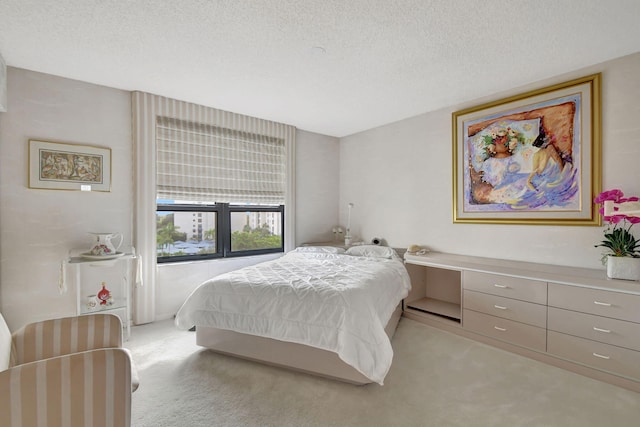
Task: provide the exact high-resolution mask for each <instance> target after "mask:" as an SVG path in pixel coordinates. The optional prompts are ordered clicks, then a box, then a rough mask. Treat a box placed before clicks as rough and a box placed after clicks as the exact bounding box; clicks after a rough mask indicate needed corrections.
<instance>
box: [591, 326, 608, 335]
mask: <svg viewBox="0 0 640 427" xmlns="http://www.w3.org/2000/svg"><path fill="white" fill-rule="evenodd" d="M593 330H594V331H598V332H604V333H605V334H610V333H611V331H610V330H609V329H600V328H596V327H595V326H594V327H593Z"/></svg>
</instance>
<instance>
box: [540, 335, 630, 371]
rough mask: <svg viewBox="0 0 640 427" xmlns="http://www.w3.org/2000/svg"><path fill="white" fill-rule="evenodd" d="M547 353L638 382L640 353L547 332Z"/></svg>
mask: <svg viewBox="0 0 640 427" xmlns="http://www.w3.org/2000/svg"><path fill="white" fill-rule="evenodd" d="M547 352H548V353H549V354H553V355H555V356H559V357H561V358H563V359H567V360H572V361H575V362H578V363H582V364H583V365H587V366H591V367H593V368H596V369H600V370H602V371H607V372H610V373H613V374H617V375H622V376H624V377H628V378H632V379H635V380H640V352H638V351H633V350H628V349H626V348H620V347H616V346H613V345H609V344H603V343H600V342H596V341H591V340H587V339H584V338H578V337H574V336H571V335H565V334H561V333H558V332H553V331H549V332H548V334H547Z"/></svg>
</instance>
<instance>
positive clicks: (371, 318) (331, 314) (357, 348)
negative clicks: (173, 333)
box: [175, 248, 411, 384]
mask: <svg viewBox="0 0 640 427" xmlns="http://www.w3.org/2000/svg"><path fill="white" fill-rule="evenodd" d="M364 249H365V248H359V249H358V250H357V251H356V250H354V251H347V253H327V252H326V251H320V250H319V251H313V250H311V249H309V248H304V249H303V248H299V250H295V251H292V252H289V253H287V254H286V255H284V256H282V257H281V258H278V259H276V260H273V261H267V262H264V263H261V264H257V265H254V266H250V267H245V268H243V269H240V270H236V271H232V272H229V273H225V274H222V275H219V276H216V277H214V278H212V279H210V280H207V281H206V282H204V283H203V284H201V285H200V286H199V287H198V288H197V289H195V290H194V292H193V293H192V294H191V295H190V296H189V297H188V298H187V300H186V301H185V303H184V304H183V306H182V307H181V308H180V310H179V311H178V313H177V315H176V320H175V322H176V326H177V327H179V328H181V329H189V328H191V327H192V326H194V325H195V326H208V327H214V328H219V329H226V330H230V331H235V332H240V333H244V334H250V335H256V336H261V337H266V338H272V339H277V340H281V341H287V342H293V343H298V344H304V345H309V346H312V347H316V348H320V349H323V350H328V351H332V352H335V353H336V354H337V355H338V356H339V357H340V359H341V360H343V361H344V362H345V363H347V364H349V365H351V366H353V367H354V368H355V369H356V370H357V371H359V372H360V373H362V374H363V375H364V376H365V377H367V378H369V379H370V380H371V381H373V382H377V383H379V384H382V383H383V380H384V377H385V376H386V374H387V372H388V370H389V368H390V366H391V362H392V359H393V349H392V347H391V342H390V340H389V337H388V336H387V334H386V333H385V330H384V328H385V325H386V324H387V322H388V321H389V319H390V317H391V315H392V314H393V312H394V310H395V308H396V306H397V305H398V304H399V302H400V301H401V300H402V299H403V298H405V297H406V296H407V294H408V292H409V290H410V288H411V285H410V280H409V276H408V274H407V271H406V269H405V267H404V265H403V263H402V260H401V259H400V258H399V257H397V255H395V253H393V254H391V252H388V254H389V256H381V255H384V254H386V253H385V252H384V251H379V250H374V251H367V250H364ZM388 249H391V248H388Z"/></svg>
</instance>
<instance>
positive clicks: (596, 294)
mask: <svg viewBox="0 0 640 427" xmlns="http://www.w3.org/2000/svg"><path fill="white" fill-rule="evenodd" d="M549 306H553V307H558V308H566V309H569V310H574V311H580V312H583V313H589V314H596V315H598V316H605V317H611V318H613V319H620V320H627V321H630V322H636V323H640V309H639V307H640V295H632V294H625V293H621V292H612V291H603V290H599V289H590V288H581V287H578V286H567V285H559V284H557V283H549Z"/></svg>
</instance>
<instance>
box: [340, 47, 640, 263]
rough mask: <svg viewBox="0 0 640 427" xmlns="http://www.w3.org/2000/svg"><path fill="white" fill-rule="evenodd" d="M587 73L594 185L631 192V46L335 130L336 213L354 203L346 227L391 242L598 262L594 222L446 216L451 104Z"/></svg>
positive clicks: (636, 116)
mask: <svg viewBox="0 0 640 427" xmlns="http://www.w3.org/2000/svg"><path fill="white" fill-rule="evenodd" d="M596 72H602V141H603V143H602V146H603V154H602V167H603V179H602V187H603V189H611V188H620V189H622V190H623V191H624V192H625V194H627V195H635V196H638V195H640V168H639V166H638V163H639V161H640V103H639V102H638V100H639V99H640V54H634V55H631V56H627V57H624V58H620V59H617V60H614V61H609V62H606V63H603V64H600V65H598V66H595V67H590V68H588V69H584V70H580V71H576V72H572V73H568V74H566V75H563V76H558V77H557V78H554V79H550V80H546V81H542V82H539V83H536V84H533V85H529V86H526V87H521V88H514V89H510V90H508V91H505V92H504V93H500V94H496V95H495V96H493V97H491V98H484V99H478V100H473V101H469V102H468V103H465V104H461V105H455V106H452V107H450V108H445V109H442V110H438V111H434V112H430V113H427V114H423V115H420V116H416V117H413V118H409V119H406V120H403V121H400V122H396V123H392V124H389V125H386V126H382V127H379V128H375V129H371V130H369V131H366V132H362V133H358V134H355V135H351V136H348V137H345V138H343V139H342V140H341V142H340V161H341V163H340V218H341V219H342V221H343V222H345V221H346V215H347V204H348V203H349V202H352V203H354V205H355V206H354V209H353V212H352V227H351V228H352V230H353V232H354V233H355V234H358V235H359V236H361V237H363V238H364V239H365V240H369V239H371V238H372V237H374V236H377V237H383V238H386V240H387V241H388V243H389V244H390V245H391V246H396V247H405V246H407V245H409V244H412V243H416V244H422V245H427V246H429V247H430V248H431V249H432V250H437V251H441V252H452V253H458V254H465V255H475V256H486V257H498V258H503V259H513V260H527V261H532V262H541V263H549V264H562V265H571V266H581V267H591V268H604V267H603V266H602V264H601V263H600V257H601V251H600V248H595V247H594V245H595V244H596V243H599V242H600V240H602V228H601V227H593V226H591V227H584V226H533V225H483V224H482V225H481V224H453V220H452V195H453V189H452V173H453V171H452V134H451V127H452V126H451V114H452V112H454V111H457V110H460V109H463V108H467V107H471V106H473V105H478V104H481V103H483V102H487V101H490V100H495V99H500V98H503V97H505V96H509V95H514V94H518V93H522V92H526V91H528V90H532V89H537V88H540V87H544V86H547V85H549V84H553V83H560V82H564V81H567V80H571V79H573V78H577V77H582V76H586V75H589V74H593V73H596ZM425 78H427V77H425ZM589 202H590V201H586V203H589ZM638 233H640V231H638V230H636V236H638Z"/></svg>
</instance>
